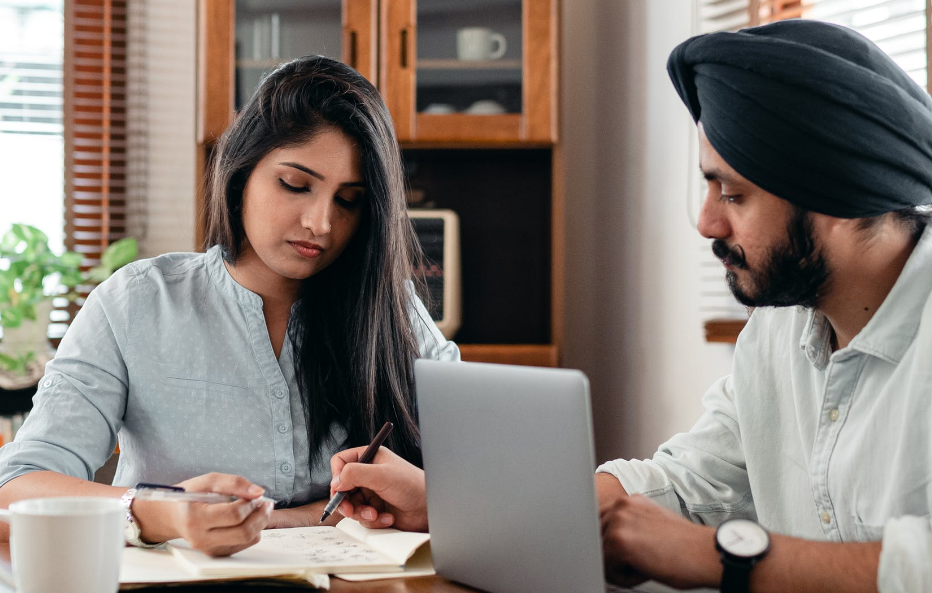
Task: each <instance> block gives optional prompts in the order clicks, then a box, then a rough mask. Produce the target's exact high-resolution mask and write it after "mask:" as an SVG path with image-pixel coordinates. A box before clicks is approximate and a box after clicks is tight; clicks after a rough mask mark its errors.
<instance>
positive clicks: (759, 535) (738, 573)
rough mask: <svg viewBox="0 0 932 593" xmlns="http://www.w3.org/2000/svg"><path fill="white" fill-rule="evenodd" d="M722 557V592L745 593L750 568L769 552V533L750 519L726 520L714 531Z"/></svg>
mask: <svg viewBox="0 0 932 593" xmlns="http://www.w3.org/2000/svg"><path fill="white" fill-rule="evenodd" d="M715 549H716V550H718V551H719V552H720V553H721V557H722V585H721V589H720V590H721V592H722V593H747V591H748V585H749V583H750V581H751V569H752V568H754V565H755V564H757V563H758V562H760V561H761V559H762V558H763V557H764V556H766V555H767V552H768V551H770V535H768V534H767V531H766V530H765V529H764V528H763V527H761V526H760V525H758V524H757V522H755V521H751V520H750V519H729V520H728V521H725V522H724V523H722V524H721V525H719V526H718V529H717V530H716V531H715Z"/></svg>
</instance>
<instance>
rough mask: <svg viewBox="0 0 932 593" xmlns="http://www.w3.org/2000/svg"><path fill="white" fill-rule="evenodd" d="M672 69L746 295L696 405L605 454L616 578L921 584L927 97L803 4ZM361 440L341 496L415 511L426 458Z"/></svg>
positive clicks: (828, 587) (679, 53)
mask: <svg viewBox="0 0 932 593" xmlns="http://www.w3.org/2000/svg"><path fill="white" fill-rule="evenodd" d="M668 69H669V71H670V74H671V78H672V79H673V82H674V85H675V86H676V89H677V92H678V93H679V94H680V97H681V98H682V99H683V100H684V102H685V103H686V105H687V107H688V108H689V110H690V113H691V114H692V116H693V118H694V120H695V121H696V123H697V127H698V133H699V143H700V167H701V169H702V171H703V174H704V176H705V178H706V180H707V183H708V195H707V197H706V200H705V203H704V205H703V208H702V212H701V214H700V219H699V231H700V232H701V233H702V234H703V236H705V237H707V238H709V239H712V240H713V244H712V248H713V251H714V252H715V254H716V255H717V256H718V257H719V258H720V259H722V261H723V263H724V265H725V267H726V269H727V279H728V282H729V285H730V287H731V289H732V292H733V293H734V295H735V296H736V298H738V300H739V301H741V302H742V303H744V304H746V305H748V306H753V307H757V308H756V309H755V311H754V313H753V314H752V315H751V318H750V320H749V322H748V325H747V327H746V328H745V330H744V331H743V332H742V334H741V336H740V338H739V339H738V344H737V346H736V349H735V359H734V367H733V372H732V374H731V375H730V376H728V377H725V378H723V379H721V380H720V381H718V382H717V383H716V384H715V385H713V386H712V387H711V389H710V390H709V391H708V392H707V393H706V395H705V397H704V398H703V405H704V407H705V410H706V411H705V413H704V414H703V416H702V417H701V418H700V419H699V421H698V422H697V423H696V425H695V426H694V427H693V428H692V429H691V430H690V431H689V432H688V433H685V434H680V435H676V436H674V437H673V438H672V439H670V440H669V441H668V442H667V443H665V444H664V445H662V446H661V447H660V449H659V450H658V451H657V453H656V454H655V455H654V457H653V458H652V459H650V460H642V461H639V460H631V461H623V460H617V461H613V462H609V463H606V464H604V465H602V466H601V467H599V468H598V470H597V471H598V473H597V474H596V488H597V492H598V495H599V502H600V508H601V512H602V524H603V529H602V533H603V546H604V552H605V563H606V574H607V576H608V578H609V579H610V580H612V581H614V582H617V583H621V584H632V583H636V582H639V581H641V580H644V579H646V578H651V579H656V580H659V581H662V582H666V583H668V584H671V585H674V586H677V587H700V586H710V587H721V589H722V591H727V592H739V591H755V592H762V591H794V592H806V591H846V592H855V591H877V590H880V591H883V592H893V591H932V526H930V518H929V513H930V508H932V438H930V436H929V432H930V431H929V428H930V425H932V423H930V420H932V418H930V415H932V318H930V319H927V318H926V316H927V315H929V316H930V317H932V228H930V229H926V226H927V221H928V215H927V214H926V213H925V210H924V209H917V207H918V206H923V205H928V204H930V203H932V100H930V99H929V97H928V96H927V95H926V94H925V92H924V91H922V89H920V88H919V87H918V86H917V85H916V84H915V83H913V82H912V81H911V80H910V78H909V77H908V76H907V75H906V74H905V73H904V72H903V71H902V70H901V69H900V68H898V67H897V66H896V65H895V64H894V63H893V62H892V61H891V60H890V59H889V58H888V57H887V56H886V55H884V54H883V53H882V52H881V51H880V50H879V49H878V48H877V47H876V46H874V45H873V44H872V43H870V42H869V41H868V40H866V39H864V38H863V37H861V36H860V35H858V34H857V33H854V32H852V31H850V30H848V29H844V28H842V27H836V26H833V25H827V24H824V23H818V22H814V21H783V22H779V23H774V24H771V25H766V26H763V27H757V28H754V29H748V30H745V31H743V32H740V33H737V34H736V33H716V34H712V35H705V36H700V37H696V38H693V39H690V40H688V41H686V42H685V43H683V44H682V45H680V46H679V47H677V48H676V49H675V50H674V52H673V53H672V54H671V56H670V60H669V63H668ZM354 455H358V453H356V452H355V451H348V452H344V453H341V454H339V455H338V456H337V457H335V458H334V460H333V463H332V466H333V469H334V475H335V476H337V477H336V478H335V480H334V485H335V486H336V487H338V488H339V489H341V490H345V489H349V488H352V487H355V486H367V487H369V488H370V489H371V490H368V491H361V492H358V493H357V494H356V497H355V498H353V497H351V499H350V500H351V502H350V503H348V504H346V505H345V507H344V509H342V510H344V511H345V513H346V514H349V515H352V514H353V513H355V516H356V517H357V518H362V519H365V520H367V521H368V520H370V519H371V523H370V524H379V521H385V522H391V521H398V522H399V523H403V524H404V525H405V526H406V527H409V528H426V519H423V518H422V513H423V511H422V508H423V495H422V493H421V491H420V490H419V489H421V488H422V487H423V485H422V480H423V476H422V475H421V474H418V473H417V470H416V469H415V468H409V467H402V466H401V464H400V463H398V462H396V461H395V458H394V457H393V456H392V455H391V454H390V453H389V452H387V451H385V452H383V454H382V459H381V463H382V465H381V466H378V467H372V468H365V467H363V466H360V465H359V464H354V463H349V464H348V465H346V462H350V461H353V460H354V459H355V457H354ZM629 495H630V496H629ZM635 495H636V496H635ZM366 496H370V498H368V499H367V498H366ZM378 511H382V512H381V513H379V512H378Z"/></svg>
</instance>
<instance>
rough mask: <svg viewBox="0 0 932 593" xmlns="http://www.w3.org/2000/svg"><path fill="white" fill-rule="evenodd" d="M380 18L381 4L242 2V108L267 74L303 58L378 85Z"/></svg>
mask: <svg viewBox="0 0 932 593" xmlns="http://www.w3.org/2000/svg"><path fill="white" fill-rule="evenodd" d="M375 18H376V15H375V0H236V26H235V27H236V31H235V45H234V54H235V78H236V83H235V91H234V92H235V99H234V105H235V107H236V109H237V110H238V109H239V108H241V107H242V106H243V104H244V103H245V102H246V100H247V99H249V97H250V96H252V93H253V91H254V90H255V89H256V86H258V84H259V81H260V80H261V79H262V76H263V75H264V74H265V73H267V72H269V71H270V70H272V69H274V68H275V67H276V66H278V65H279V64H281V63H283V62H286V61H288V60H291V59H293V58H297V57H301V56H306V55H311V54H321V55H324V56H328V57H331V58H334V59H337V60H340V61H343V62H345V63H348V64H350V65H351V66H353V67H355V68H356V69H357V70H359V71H360V73H362V74H363V76H366V77H367V78H369V80H373V81H374V80H375V79H374V78H373V75H374V73H375V50H376V44H375V39H376V37H375V34H374V33H375Z"/></svg>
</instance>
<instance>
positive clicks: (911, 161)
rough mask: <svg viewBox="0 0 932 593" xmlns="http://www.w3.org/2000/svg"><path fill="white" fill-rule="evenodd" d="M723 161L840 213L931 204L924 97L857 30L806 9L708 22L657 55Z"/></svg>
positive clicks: (808, 203)
mask: <svg viewBox="0 0 932 593" xmlns="http://www.w3.org/2000/svg"><path fill="white" fill-rule="evenodd" d="M667 70H668V71H669V73H670V78H672V79H673V84H674V86H676V91H677V92H678V93H679V95H680V97H681V98H682V99H683V102H684V103H686V106H687V107H688V108H689V112H690V113H691V114H692V116H693V119H694V120H696V121H697V122H699V121H700V120H701V121H702V124H703V128H704V131H705V134H706V137H707V138H708V139H709V142H710V143H711V144H712V146H713V147H714V148H715V150H716V151H717V152H718V153H719V154H720V155H721V157H722V158H723V159H725V162H727V163H728V164H729V165H730V166H731V167H732V168H734V169H735V170H736V171H737V172H738V173H740V174H741V175H742V176H744V177H745V178H747V179H748V180H750V181H751V182H752V183H754V184H755V185H757V186H759V187H761V188H763V189H764V190H766V191H768V192H770V193H772V194H774V195H776V196H779V197H781V198H783V199H785V200H788V201H790V202H793V203H794V204H796V205H798V206H801V207H803V208H805V209H807V210H813V211H815V212H821V213H822V214H828V215H830V216H837V217H841V218H862V217H868V216H876V215H879V214H883V213H885V212H890V211H892V210H900V209H903V208H908V207H911V206H918V205H922V204H930V203H932V100H930V99H929V96H928V95H927V94H926V93H925V92H924V91H923V90H922V88H920V87H919V85H917V84H916V83H915V82H913V80H912V79H911V78H910V77H909V75H907V74H906V73H905V72H904V71H903V70H902V69H900V67H899V66H897V65H896V64H895V63H894V62H893V60H891V59H890V58H889V57H888V56H887V55H886V54H885V53H883V52H882V51H881V50H880V49H879V48H878V47H877V46H876V45H874V44H873V43H871V42H870V41H869V40H867V39H866V38H865V37H863V36H861V35H860V34H858V33H856V32H854V31H852V30H850V29H846V28H844V27H840V26H837V25H830V24H827V23H821V22H818V21H811V20H789V21H780V22H776V23H772V24H769V25H764V26H762V27H754V28H751V29H744V30H742V31H739V32H738V33H712V34H709V35H700V36H698V37H693V38H692V39H689V40H687V41H685V42H684V43H682V44H680V45H679V46H678V47H677V48H676V49H674V50H673V53H672V54H670V59H669V61H668V62H667Z"/></svg>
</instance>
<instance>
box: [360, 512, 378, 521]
mask: <svg viewBox="0 0 932 593" xmlns="http://www.w3.org/2000/svg"><path fill="white" fill-rule="evenodd" d="M362 518H363V519H365V520H366V521H372V520H373V519H375V511H373V510H372V509H366V510H364V511H363V512H362Z"/></svg>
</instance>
